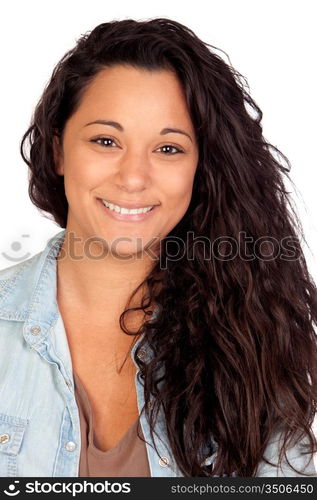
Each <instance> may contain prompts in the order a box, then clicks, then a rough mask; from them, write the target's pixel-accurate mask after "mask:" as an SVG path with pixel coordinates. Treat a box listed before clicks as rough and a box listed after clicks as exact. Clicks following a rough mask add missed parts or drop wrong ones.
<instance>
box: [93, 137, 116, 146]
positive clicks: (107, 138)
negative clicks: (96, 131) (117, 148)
mask: <svg viewBox="0 0 317 500" xmlns="http://www.w3.org/2000/svg"><path fill="white" fill-rule="evenodd" d="M98 141H102V142H104V141H110V142H113V143H114V144H115V142H114V140H113V139H110V137H97V139H92V140H91V142H95V143H96V144H99V143H98ZM99 146H102V147H107V146H106V145H105V144H99Z"/></svg>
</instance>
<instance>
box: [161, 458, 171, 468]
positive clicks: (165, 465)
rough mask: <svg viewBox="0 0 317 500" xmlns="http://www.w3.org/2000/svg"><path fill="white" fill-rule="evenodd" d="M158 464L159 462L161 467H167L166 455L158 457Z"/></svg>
mask: <svg viewBox="0 0 317 500" xmlns="http://www.w3.org/2000/svg"><path fill="white" fill-rule="evenodd" d="M159 464H160V466H161V467H167V466H168V464H169V460H168V458H167V457H161V458H160V459H159Z"/></svg>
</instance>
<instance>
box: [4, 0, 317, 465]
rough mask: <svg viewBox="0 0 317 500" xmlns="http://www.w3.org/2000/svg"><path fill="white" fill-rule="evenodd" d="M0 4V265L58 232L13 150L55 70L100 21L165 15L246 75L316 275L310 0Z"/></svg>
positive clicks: (21, 256)
mask: <svg viewBox="0 0 317 500" xmlns="http://www.w3.org/2000/svg"><path fill="white" fill-rule="evenodd" d="M1 5H2V6H1V9H0V14H1V15H0V19H1V21H0V26H1V30H0V47H1V63H0V64H1V78H0V88H1V97H2V98H1V120H0V127H1V129H0V145H1V163H0V214H1V219H0V221H1V239H0V269H2V268H5V267H9V266H10V265H12V264H14V262H13V261H10V260H9V259H8V258H6V257H5V256H4V255H3V253H4V254H6V255H7V256H9V257H10V258H12V257H14V258H16V259H18V260H24V258H26V257H29V256H31V255H33V254H35V253H37V252H39V251H41V250H42V249H43V248H44V246H45V244H46V242H47V240H48V238H49V237H51V236H53V235H54V234H56V233H57V232H59V231H61V228H60V227H59V226H57V225H56V224H55V223H53V222H51V221H49V220H47V219H46V218H44V217H43V216H42V215H41V214H40V213H39V212H38V210H37V209H36V208H35V207H34V206H33V205H32V203H31V201H30V200H29V197H28V190H27V188H28V181H27V166H26V164H25V163H24V162H23V161H22V158H21V156H20V153H19V142H20V140H21V138H22V135H23V133H24V132H25V131H26V129H27V127H28V125H29V122H30V119H31V114H32V111H33V109H34V107H35V105H36V103H37V101H38V99H39V98H40V96H41V93H42V91H43V89H44V86H45V84H46V83H47V81H48V79H49V77H50V75H51V72H52V70H53V67H54V66H55V65H56V63H57V62H58V61H59V60H60V59H61V57H62V56H63V55H64V53H65V52H66V51H67V50H69V49H70V48H72V47H73V46H74V45H75V43H76V40H77V39H78V38H79V37H80V35H82V34H84V33H85V32H87V31H91V30H92V29H93V28H94V27H95V26H96V25H97V24H99V23H102V22H107V21H110V20H114V19H118V20H119V19H124V18H133V19H137V20H146V19H148V18H153V17H168V18H170V19H175V20H176V21H179V22H181V23H183V24H185V25H187V26H188V27H189V28H191V29H192V30H193V31H194V32H195V33H196V34H197V35H198V36H199V37H200V38H201V39H202V40H203V41H205V42H208V43H210V44H212V45H215V46H216V47H219V48H220V49H222V50H224V51H225V52H226V53H227V54H228V55H229V57H230V61H231V63H232V65H233V66H234V67H235V68H236V69H237V70H238V71H239V72H240V73H242V75H244V76H245V77H246V78H247V81H248V84H249V87H250V92H251V96H252V97H253V99H254V100H255V101H256V103H257V104H258V105H259V107H260V108H261V109H262V111H263V121H262V125H263V134H264V137H265V138H266V139H267V140H268V141H269V142H271V143H272V144H273V145H275V146H277V147H278V148H279V149H280V150H281V151H282V152H283V153H284V154H285V155H286V156H287V157H288V159H289V160H290V162H291V165H292V169H291V173H290V175H291V178H292V180H293V181H294V183H295V185H296V188H297V189H296V192H294V193H293V200H294V203H295V204H296V207H297V211H298V214H299V216H300V219H301V222H302V225H303V229H304V234H305V237H306V241H307V243H308V245H309V247H307V246H306V244H305V243H304V242H303V245H304V247H303V249H304V252H305V255H306V258H307V262H308V266H309V270H310V273H311V275H312V277H313V278H314V279H315V280H317V264H316V263H317V223H316V217H315V215H316V213H317V200H316V198H317V196H316V192H315V191H316V184H315V183H316V178H317V175H316V171H317V165H316V163H317V162H316V149H315V146H316V132H317V131H316V125H315V119H316V115H317V105H316V103H317V99H316V69H315V66H316V46H317V43H316V42H317V35H316V17H315V15H314V10H315V8H316V2H315V1H314V0H312V1H309V0H302V1H292V0H279V1H277V0H266V1H265V2H264V1H263V2H260V1H255V0H221V1H217V2H216V1H212V0H208V1H203V0H195V1H188V2H185V1H180V0H174V1H170V0H168V1H166V0H161V1H160V2H145V1H144V2H142V1H140V0H134V1H128V0H116V1H115V2H108V1H106V0H102V1H101V0H89V1H81V0H76V1H75V0H67V1H61V0H54V2H48V1H35V0H28V1H27V2H23V1H20V2H17V1H16V2H12V3H9V2H6V3H4V2H2V4H1ZM218 54H219V55H221V57H223V58H224V59H225V61H226V62H227V63H228V62H229V61H228V60H227V59H226V56H225V55H224V54H222V53H221V52H218ZM287 185H288V184H287ZM288 187H289V189H290V190H292V191H293V188H292V186H291V185H288ZM23 235H26V236H23ZM316 462H317V460H316Z"/></svg>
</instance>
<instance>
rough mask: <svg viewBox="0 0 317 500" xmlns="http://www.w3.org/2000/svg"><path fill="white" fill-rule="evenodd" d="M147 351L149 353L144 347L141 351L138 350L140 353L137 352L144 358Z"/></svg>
mask: <svg viewBox="0 0 317 500" xmlns="http://www.w3.org/2000/svg"><path fill="white" fill-rule="evenodd" d="M146 353H147V351H146V349H145V348H144V347H142V348H141V349H140V350H139V352H138V354H137V357H138V358H139V359H143V358H144V357H145V356H146Z"/></svg>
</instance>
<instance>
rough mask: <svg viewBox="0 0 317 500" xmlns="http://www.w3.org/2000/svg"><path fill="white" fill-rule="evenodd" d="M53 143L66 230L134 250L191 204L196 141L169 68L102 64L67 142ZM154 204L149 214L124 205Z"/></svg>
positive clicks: (120, 250) (115, 249)
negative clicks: (61, 178)
mask: <svg viewBox="0 0 317 500" xmlns="http://www.w3.org/2000/svg"><path fill="white" fill-rule="evenodd" d="M98 121H99V123H96V122H98ZM101 121H102V122H108V123H107V124H106V123H100V122H101ZM109 122H110V123H109ZM170 129H178V130H180V131H182V132H183V133H180V132H177V131H176V130H175V131H173V132H172V131H171V130H170ZM54 148H55V161H56V170H57V172H58V174H59V175H64V185H65V194H66V198H67V201H68V218H67V226H66V230H67V231H73V232H74V233H75V234H76V236H79V237H81V238H83V239H84V240H86V239H87V238H91V237H93V238H94V237H97V238H100V239H101V240H106V242H107V244H108V245H113V246H112V247H111V250H112V253H115V254H119V255H131V254H136V253H137V252H139V251H141V250H142V249H143V248H145V247H146V246H147V245H148V244H149V243H151V241H154V240H155V241H159V240H160V239H161V238H164V237H165V236H166V235H167V234H168V233H169V232H170V231H171V230H172V229H173V228H174V227H175V226H176V225H177V223H178V222H179V221H180V220H181V219H182V217H183V216H184V214H185V212H186V210H187V208H188V206H189V203H190V200H191V194H192V186H193V181H194V175H195V171H196V167H197V163H198V149H197V144H196V138H195V133H194V129H193V125H192V122H191V119H190V116H189V113H188V110H187V105H186V101H185V97H184V94H183V90H182V87H181V85H180V83H179V81H178V79H177V77H176V76H175V75H174V73H173V72H171V71H168V70H160V71H153V72H150V71H148V70H143V69H135V68H133V67H132V66H124V65H116V66H113V67H110V68H106V69H104V70H102V71H101V72H99V73H98V74H97V76H96V77H95V79H94V80H93V81H92V83H91V84H90V85H89V87H88V88H87V89H86V91H85V92H84V94H83V97H82V99H81V102H80V105H79V107H78V109H77V110H76V112H75V113H74V114H73V115H72V116H71V117H70V119H69V120H68V121H67V122H66V125H65V129H64V137H63V144H62V149H59V148H58V146H57V142H55V143H54ZM101 200H104V201H105V202H110V203H111V204H112V205H117V207H114V206H110V208H109V205H108V207H106V206H105V205H104V204H103V203H102V201H101ZM153 205H155V207H154V208H153V209H152V210H151V211H149V212H147V213H144V214H142V213H141V214H136V215H132V214H129V213H120V212H119V210H120V208H119V207H125V208H130V209H133V208H135V209H136V207H151V206H153ZM111 208H112V209H113V210H110V209H111ZM123 212H125V211H123ZM151 248H152V247H151Z"/></svg>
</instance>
